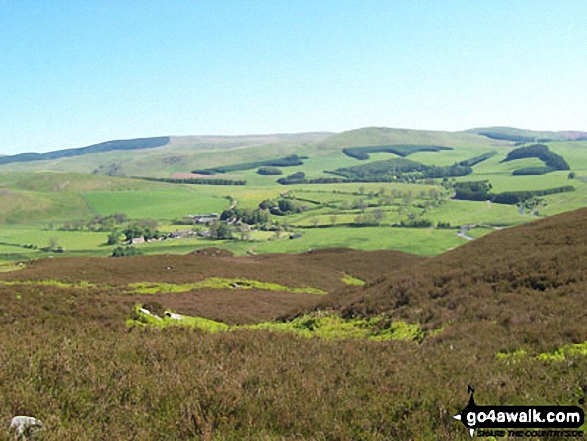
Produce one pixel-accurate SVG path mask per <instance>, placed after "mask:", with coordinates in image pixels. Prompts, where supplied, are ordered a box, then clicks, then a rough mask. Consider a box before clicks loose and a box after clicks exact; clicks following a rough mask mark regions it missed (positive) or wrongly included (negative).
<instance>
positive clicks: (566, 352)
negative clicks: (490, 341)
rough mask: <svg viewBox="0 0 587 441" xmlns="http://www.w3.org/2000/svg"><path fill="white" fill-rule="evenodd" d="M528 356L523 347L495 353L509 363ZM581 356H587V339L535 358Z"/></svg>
mask: <svg viewBox="0 0 587 441" xmlns="http://www.w3.org/2000/svg"><path fill="white" fill-rule="evenodd" d="M527 356H528V353H527V352H526V351H525V350H523V349H520V350H518V351H514V352H498V353H497V354H495V358H497V359H498V360H501V361H503V362H504V363H507V364H514V363H518V362H519V361H521V360H522V359H524V358H526V357H527ZM579 356H582V357H585V356H587V341H586V342H583V343H578V344H570V345H564V346H563V347H561V348H559V349H557V350H555V351H552V352H543V353H541V354H538V355H537V356H536V357H534V358H535V359H537V360H540V361H564V360H565V359H566V357H579Z"/></svg>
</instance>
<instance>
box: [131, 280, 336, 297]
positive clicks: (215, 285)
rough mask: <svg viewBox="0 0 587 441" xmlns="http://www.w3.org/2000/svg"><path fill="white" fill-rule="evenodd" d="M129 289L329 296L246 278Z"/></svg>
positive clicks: (142, 285) (138, 285)
mask: <svg viewBox="0 0 587 441" xmlns="http://www.w3.org/2000/svg"><path fill="white" fill-rule="evenodd" d="M128 287H129V288H130V289H131V290H132V292H134V293H137V294H155V293H177V292H187V291H191V290H194V289H204V288H209V289H261V290H268V291H281V292H293V293H309V294H318V295H325V294H328V293H327V292H326V291H324V290H323V289H319V288H312V287H303V288H292V287H289V286H284V285H280V284H278V283H270V282H261V281H258V280H250V279H245V278H234V279H230V278H221V277H210V278H207V279H205V280H202V281H200V282H196V283H184V284H172V283H143V282H141V283H131V284H129V285H128Z"/></svg>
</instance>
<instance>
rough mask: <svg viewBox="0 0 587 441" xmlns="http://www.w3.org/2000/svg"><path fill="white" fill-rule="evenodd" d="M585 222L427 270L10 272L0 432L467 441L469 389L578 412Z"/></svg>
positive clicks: (220, 266)
mask: <svg viewBox="0 0 587 441" xmlns="http://www.w3.org/2000/svg"><path fill="white" fill-rule="evenodd" d="M586 215H587V210H585V209H583V210H579V211H575V212H571V213H565V214H562V215H559V216H554V217H552V218H549V219H545V220H541V221H538V222H534V223H531V224H528V225H524V226H520V227H516V228H512V229H509V230H504V231H501V232H497V233H495V234H492V235H489V236H486V237H484V238H482V239H479V240H478V241H474V242H472V243H470V244H468V245H465V246H463V247H461V248H458V249H456V250H453V251H449V252H447V253H445V254H443V255H440V256H437V257H434V258H417V257H410V256H406V255H405V254H401V253H393V252H375V253H363V252H358V251H353V250H340V249H339V250H331V251H324V252H309V253H304V254H299V255H270V256H248V257H234V256H231V255H230V254H227V253H226V252H220V251H219V250H216V249H208V250H204V251H202V252H200V253H197V254H192V255H186V256H153V257H129V258H125V259H98V258H93V259H75V258H74V259H63V260H60V261H57V259H45V260H42V261H38V262H35V263H33V264H31V265H30V266H28V267H27V268H26V269H23V270H20V271H15V272H10V273H2V274H0V299H1V302H0V313H1V314H2V317H3V320H2V324H1V325H0V354H2V357H1V358H0V360H1V361H2V366H3V369H1V370H0V414H2V415H20V414H24V415H34V416H35V417H36V418H39V419H41V420H42V421H43V423H44V426H45V428H44V432H43V438H44V439H47V440H58V439H69V438H71V437H72V436H73V437H75V439H78V440H88V441H89V440H94V439H103V438H108V439H110V438H113V437H114V438H116V439H130V438H133V437H136V438H140V439H210V440H212V439H227V440H237V439H266V440H282V439H341V440H342V439H345V440H346V439H366V440H373V441H383V440H389V439H405V440H408V439H421V440H442V441H449V440H450V441H455V440H457V441H465V440H467V439H470V437H469V433H468V431H467V430H465V428H464V427H463V426H462V424H461V423H459V422H458V421H455V420H454V419H453V415H456V414H458V413H459V412H461V410H462V409H463V407H464V406H465V405H466V403H467V400H468V395H467V385H472V386H473V387H474V388H475V390H476V398H477V400H478V403H479V404H483V405H492V404H501V405H508V406H513V405H552V404H553V403H555V404H557V405H573V406H577V405H578V406H582V407H583V408H585V399H586V398H587V384H586V382H585V372H587V356H586V354H587V348H586V342H587V334H586V330H585V320H586V318H587V317H586V312H585V308H584V306H585V304H586V303H587V298H586V292H587V281H586V279H585V273H586V270H587V239H586V237H585V235H584V234H582V232H583V231H584V230H585V228H586V227H587V225H586V219H587V217H586ZM211 276H213V277H211ZM349 276H352V277H353V278H352V279H351V280H353V281H357V280H358V279H362V280H364V281H365V282H366V284H365V285H364V287H358V286H355V287H351V285H348V286H349V287H348V288H345V287H344V286H345V284H347V283H349V282H348V279H349ZM357 278H358V279H357ZM344 280H347V281H346V282H345V281H344ZM353 283H354V282H353ZM324 291H328V292H330V293H331V294H329V295H328V294H325V293H324ZM137 305H138V306H137ZM141 306H144V307H146V308H149V310H150V311H154V312H155V313H159V314H163V312H164V311H165V309H166V308H170V309H171V310H172V311H174V313H178V314H180V315H181V314H188V315H189V316H188V315H185V316H182V317H183V318H182V319H181V321H180V322H178V321H177V319H159V320H158V319H155V318H152V319H151V320H152V321H148V320H147V321H146V323H145V322H140V321H138V318H140V317H141V316H138V315H137V314H138V312H137V311H138V309H137V308H140V307H141ZM288 311H289V313H288ZM194 316H196V317H194ZM279 316H288V317H290V318H291V317H293V316H296V317H297V319H295V320H291V321H285V322H284V321H282V320H280V319H279ZM137 317H138V318H137ZM173 320H175V322H174V321H173ZM267 320H269V321H267ZM149 323H150V324H151V325H149ZM182 323H183V324H182ZM324 323H329V324H330V325H329V327H328V328H326V329H323V326H325V325H323V324H324ZM229 324H230V325H231V326H232V327H229ZM155 325H156V326H155ZM151 326H152V327H154V328H155V329H151ZM320 329H323V332H322V333H321V334H318V330H320ZM365 333H369V334H372V335H375V336H376V337H377V338H371V339H367V338H365V337H364V335H365ZM4 354H10V356H4ZM105 421H107V423H105ZM585 428H586V427H585V426H583V429H585Z"/></svg>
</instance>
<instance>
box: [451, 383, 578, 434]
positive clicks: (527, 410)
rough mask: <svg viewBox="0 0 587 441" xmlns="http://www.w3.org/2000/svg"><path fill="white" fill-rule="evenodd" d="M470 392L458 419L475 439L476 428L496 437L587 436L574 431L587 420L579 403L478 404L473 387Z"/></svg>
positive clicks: (456, 416)
mask: <svg viewBox="0 0 587 441" xmlns="http://www.w3.org/2000/svg"><path fill="white" fill-rule="evenodd" d="M468 392H469V403H468V404H467V406H466V407H465V408H464V409H463V410H462V411H461V413H460V414H458V415H455V416H454V418H455V419H457V420H459V421H460V422H461V423H463V425H464V426H465V427H466V428H467V429H469V434H470V435H471V438H472V437H473V435H475V430H477V435H478V436H493V437H505V436H508V437H524V438H534V437H536V438H538V437H563V438H567V439H568V438H572V437H576V438H582V437H583V431H582V430H572V429H578V428H579V427H581V426H582V425H583V424H584V423H585V413H584V412H583V409H581V408H580V407H578V406H478V405H477V404H476V403H475V397H474V394H475V390H474V389H473V388H472V387H471V386H469V388H468ZM528 428H532V429H528ZM496 429H500V430H496ZM506 429H507V430H506Z"/></svg>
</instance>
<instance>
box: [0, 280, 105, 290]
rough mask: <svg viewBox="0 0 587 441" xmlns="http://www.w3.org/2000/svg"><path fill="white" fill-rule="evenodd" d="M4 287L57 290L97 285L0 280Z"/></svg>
mask: <svg viewBox="0 0 587 441" xmlns="http://www.w3.org/2000/svg"><path fill="white" fill-rule="evenodd" d="M0 285H4V286H55V287H57V288H95V287H96V286H98V285H96V284H94V283H91V282H86V281H84V280H82V281H80V282H76V283H68V282H61V281H59V280H0Z"/></svg>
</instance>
